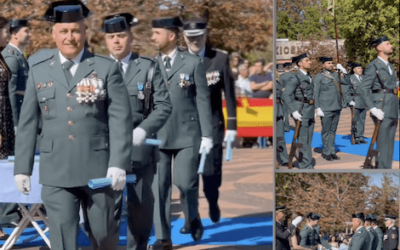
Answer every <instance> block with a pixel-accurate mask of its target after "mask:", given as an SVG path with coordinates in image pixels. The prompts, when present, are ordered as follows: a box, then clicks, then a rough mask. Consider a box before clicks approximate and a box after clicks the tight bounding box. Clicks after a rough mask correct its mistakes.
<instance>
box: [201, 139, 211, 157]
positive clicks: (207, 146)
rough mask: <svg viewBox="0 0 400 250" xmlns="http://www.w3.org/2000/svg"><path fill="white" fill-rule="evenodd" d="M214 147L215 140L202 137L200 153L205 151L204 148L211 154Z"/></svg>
mask: <svg viewBox="0 0 400 250" xmlns="http://www.w3.org/2000/svg"><path fill="white" fill-rule="evenodd" d="M212 147H213V141H212V139H210V138H207V137H201V144H200V151H199V154H201V152H202V151H203V148H205V149H206V153H207V154H209V153H210V151H211V149H212Z"/></svg>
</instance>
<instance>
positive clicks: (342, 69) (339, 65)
mask: <svg viewBox="0 0 400 250" xmlns="http://www.w3.org/2000/svg"><path fill="white" fill-rule="evenodd" d="M336 68H337V69H338V70H340V71H342V73H344V74H347V70H346V69H345V68H343V66H342V65H341V64H340V63H338V64H337V65H336Z"/></svg>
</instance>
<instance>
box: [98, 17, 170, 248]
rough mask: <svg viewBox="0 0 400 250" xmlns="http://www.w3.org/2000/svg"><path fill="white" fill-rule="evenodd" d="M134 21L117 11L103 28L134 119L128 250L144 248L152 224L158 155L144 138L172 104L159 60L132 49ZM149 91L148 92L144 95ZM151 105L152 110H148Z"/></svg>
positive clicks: (119, 202)
mask: <svg viewBox="0 0 400 250" xmlns="http://www.w3.org/2000/svg"><path fill="white" fill-rule="evenodd" d="M137 23H138V21H137V19H136V18H135V17H133V16H132V15H131V14H130V13H118V14H114V15H110V16H107V17H105V19H104V21H103V26H102V31H103V32H105V41H106V44H107V48H108V50H109V52H110V57H111V58H112V59H114V60H116V61H117V62H118V63H119V64H120V66H121V69H122V75H123V77H124V80H125V85H126V88H127V92H128V94H129V99H130V103H131V111H132V118H133V124H132V125H133V126H132V130H133V148H132V154H131V166H132V169H129V170H128V172H132V173H133V174H135V175H136V183H134V184H127V193H128V202H127V205H128V209H127V211H128V239H127V249H134V250H139V249H142V250H147V243H148V241H149V237H150V234H151V229H152V227H153V210H154V196H153V192H152V189H151V185H152V183H153V179H154V174H155V170H156V164H157V159H158V154H157V151H156V148H155V147H154V146H149V145H143V141H144V140H145V139H146V138H153V139H155V138H156V135H157V132H158V130H160V129H161V127H162V126H163V125H164V124H165V123H166V121H167V119H168V117H169V115H170V114H171V111H172V105H171V101H170V99H169V94H168V91H167V87H166V86H165V85H164V83H163V81H164V80H163V78H162V75H161V71H160V67H159V65H158V62H157V61H155V60H153V59H150V58H148V57H143V56H140V57H139V56H138V55H136V54H133V53H132V52H131V43H132V38H133V37H132V33H131V30H130V28H131V27H133V26H134V25H136V24H137ZM149 74H150V75H149ZM149 90H150V95H145V93H146V92H147V91H149ZM147 104H149V105H148V109H147V108H146V107H147ZM150 108H151V109H152V110H153V111H152V112H151V113H149V112H150V111H151V110H150ZM120 197H121V198H122V195H121V196H120ZM116 206H117V211H118V212H117V219H118V220H119V219H120V218H119V216H120V211H121V208H122V199H117V204H116Z"/></svg>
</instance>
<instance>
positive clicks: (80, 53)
mask: <svg viewBox="0 0 400 250" xmlns="http://www.w3.org/2000/svg"><path fill="white" fill-rule="evenodd" d="M58 53H59V55H60V61H61V65H63V63H65V62H66V61H68V59H67V58H65V57H64V56H63V54H61V52H60V51H59V52H58ZM82 56H83V50H81V52H79V54H78V55H77V56H76V57H75V58H73V59H71V61H72V62H73V63H74V65H73V66H72V67H71V69H70V70H69V71H70V72H71V75H72V76H74V75H75V73H76V70H77V69H78V66H79V63H80V62H81V59H82Z"/></svg>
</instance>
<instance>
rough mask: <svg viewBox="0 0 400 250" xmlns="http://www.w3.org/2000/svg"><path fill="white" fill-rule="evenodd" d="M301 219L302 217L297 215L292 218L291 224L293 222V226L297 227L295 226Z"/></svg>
mask: <svg viewBox="0 0 400 250" xmlns="http://www.w3.org/2000/svg"><path fill="white" fill-rule="evenodd" d="M302 220H303V217H301V216H297V217H296V219H294V220H293V221H292V224H293V225H294V226H295V227H297V226H298V225H299V224H300V223H301V221H302Z"/></svg>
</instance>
